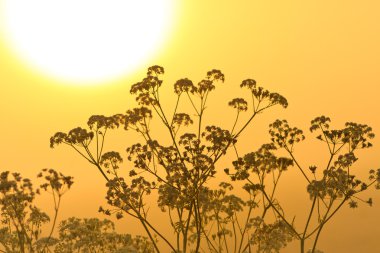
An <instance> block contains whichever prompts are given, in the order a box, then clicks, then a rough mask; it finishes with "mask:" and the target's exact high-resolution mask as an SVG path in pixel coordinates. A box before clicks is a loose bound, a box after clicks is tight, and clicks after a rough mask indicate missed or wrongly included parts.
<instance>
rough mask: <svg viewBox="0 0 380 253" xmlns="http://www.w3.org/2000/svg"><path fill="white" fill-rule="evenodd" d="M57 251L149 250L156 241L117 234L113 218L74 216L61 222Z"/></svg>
mask: <svg viewBox="0 0 380 253" xmlns="http://www.w3.org/2000/svg"><path fill="white" fill-rule="evenodd" d="M54 252H55V253H72V252H78V253H79V252H82V253H90V252H102V253H124V252H125V253H126V252H128V253H145V252H147V253H148V252H153V245H152V244H151V243H149V241H147V238H145V237H139V236H137V237H135V238H132V236H131V235H129V234H117V233H116V232H115V226H114V223H113V222H112V221H110V220H107V219H105V220H99V219H97V218H91V219H83V220H82V219H78V218H75V217H71V218H69V219H67V220H64V221H62V222H61V223H60V226H59V240H58V243H57V245H56V248H55V250H54Z"/></svg>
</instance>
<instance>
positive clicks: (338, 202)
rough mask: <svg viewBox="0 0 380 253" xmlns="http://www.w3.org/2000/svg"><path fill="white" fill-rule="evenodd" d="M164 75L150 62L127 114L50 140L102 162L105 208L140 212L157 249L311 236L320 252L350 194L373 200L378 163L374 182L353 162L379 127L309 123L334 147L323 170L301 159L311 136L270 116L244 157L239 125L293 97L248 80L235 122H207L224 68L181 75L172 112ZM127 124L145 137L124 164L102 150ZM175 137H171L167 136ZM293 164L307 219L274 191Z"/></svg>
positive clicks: (271, 248) (243, 246)
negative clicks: (298, 150)
mask: <svg viewBox="0 0 380 253" xmlns="http://www.w3.org/2000/svg"><path fill="white" fill-rule="evenodd" d="M163 74H164V69H163V68H162V67H160V66H152V67H150V68H148V72H147V76H146V77H145V78H144V79H143V80H142V81H141V82H138V83H136V84H134V85H132V87H131V90H130V92H131V94H132V95H134V96H135V97H136V101H137V103H138V106H139V107H136V108H132V109H130V110H128V111H127V112H126V113H125V114H116V115H113V116H102V115H96V116H92V117H90V119H89V121H88V128H87V129H84V128H80V127H78V128H74V129H73V130H71V131H69V132H68V133H63V132H58V133H56V134H55V135H54V136H53V137H51V139H50V146H51V147H52V148H53V147H55V146H57V145H60V144H66V145H68V146H70V147H71V148H73V149H74V150H75V151H76V152H77V153H79V154H80V155H81V156H82V157H83V158H84V159H86V160H87V161H89V162H90V163H91V164H93V165H94V166H95V167H96V168H97V169H98V170H99V171H100V173H101V174H102V176H103V177H104V178H105V180H106V182H107V184H106V185H107V187H108V191H107V196H106V199H107V201H108V204H109V205H110V207H108V208H103V207H101V208H100V209H99V211H100V212H103V213H104V214H106V215H111V214H115V215H116V217H117V218H118V219H121V218H123V217H124V216H128V217H132V218H135V219H137V220H138V221H139V222H140V223H141V226H142V227H143V228H144V229H145V232H146V234H147V236H148V238H149V240H150V243H151V244H152V247H153V248H152V251H155V252H168V251H171V252H176V253H186V252H234V253H236V252H238V253H241V252H254V251H256V252H268V253H270V252H279V251H280V250H281V249H282V248H284V247H286V246H287V244H288V243H289V242H291V241H294V240H298V241H299V242H300V251H301V252H302V253H304V252H306V249H305V247H306V246H305V244H306V242H309V241H310V242H311V249H310V251H309V252H311V253H317V252H321V251H319V250H317V249H316V246H317V242H318V239H319V238H320V234H321V231H322V229H323V227H324V226H325V224H326V223H327V222H329V221H330V220H331V219H332V218H333V216H334V215H335V214H336V213H337V212H338V211H339V210H340V208H341V207H342V206H343V205H344V204H345V203H348V204H349V206H350V207H353V208H354V207H357V205H358V201H363V202H366V203H367V204H369V205H371V204H372V200H371V199H369V200H368V201H364V200H361V199H360V198H359V196H358V195H359V194H360V193H361V192H363V191H366V190H367V189H369V187H371V186H376V188H380V170H377V171H375V170H371V171H370V177H369V180H367V181H365V180H359V179H358V178H356V177H355V176H354V175H353V171H352V166H353V164H354V163H355V161H356V160H357V158H356V157H355V151H356V150H357V149H363V148H369V147H371V145H372V144H371V143H370V142H369V140H370V139H372V138H373V137H374V134H373V133H372V129H371V128H370V127H369V126H366V125H361V124H356V123H347V124H346V126H345V128H343V129H341V130H329V123H330V119H329V118H328V117H324V116H322V117H318V118H316V119H314V120H313V121H312V126H311V128H310V130H311V131H312V132H319V133H320V135H318V136H317V139H319V140H321V141H323V142H325V144H326V146H327V147H328V151H329V152H330V158H329V161H328V162H327V166H326V168H324V169H323V171H321V169H319V168H317V167H316V166H310V167H309V168H307V169H305V168H303V167H302V166H300V164H299V162H298V160H297V159H296V155H295V153H294V149H295V146H296V145H297V143H299V142H301V141H303V140H304V139H305V136H304V134H303V131H302V130H300V129H298V128H295V127H290V126H289V124H288V122H287V121H286V120H276V121H275V122H274V123H272V124H271V125H270V127H269V128H270V131H269V133H270V136H271V143H269V144H264V145H262V146H261V147H260V148H259V149H258V150H257V151H255V152H251V153H248V154H246V155H244V156H240V155H239V152H238V147H237V142H238V140H239V138H240V137H241V134H242V133H243V132H245V131H247V129H248V126H249V125H250V124H251V123H252V122H253V120H254V119H255V118H256V117H257V116H258V115H259V114H261V113H263V112H264V111H266V110H267V109H269V108H271V107H273V106H277V105H279V106H282V107H283V108H286V107H287V106H288V102H287V100H286V99H285V98H284V97H283V96H282V95H280V94H278V93H274V92H270V91H268V90H266V89H264V88H263V87H260V86H258V85H257V84H256V81H255V80H253V79H247V80H244V81H243V82H242V83H241V85H240V87H241V88H243V89H246V90H248V94H249V96H250V97H251V101H250V102H248V101H246V100H245V99H244V98H234V99H232V100H231V101H230V102H228V105H229V106H230V107H232V109H233V110H235V111H236V117H235V120H234V121H233V122H229V123H230V124H231V125H230V126H227V127H231V128H230V130H228V129H227V128H226V127H225V126H224V127H222V126H215V125H205V123H204V121H205V112H206V108H208V107H207V105H208V104H207V102H208V100H209V97H210V94H211V93H212V92H213V90H214V89H215V88H216V87H217V86H218V85H220V83H223V82H224V81H225V77H224V74H223V73H222V72H221V71H219V70H211V71H209V72H207V74H206V77H205V79H203V80H201V81H200V82H198V83H197V84H194V83H193V82H192V81H191V80H189V79H187V78H184V79H180V80H178V81H177V82H175V84H174V94H175V96H176V103H175V105H174V107H173V108H174V111H173V112H172V113H170V114H168V113H167V112H166V111H165V110H164V107H163V104H162V99H160V89H161V85H162V84H163V80H162V76H163ZM182 103H188V104H189V105H190V110H189V111H188V112H181V111H179V108H182V107H181V104H182ZM243 114H245V115H243ZM153 120H158V122H160V123H161V124H162V125H163V126H164V128H165V129H166V136H165V133H163V132H160V133H159V134H158V135H157V133H155V131H154V128H152V127H151V126H152V121H153ZM155 124H157V122H155ZM121 126H122V127H124V129H125V130H128V131H134V132H135V133H136V134H137V135H139V136H140V137H141V141H140V142H138V143H135V144H128V147H127V149H126V158H127V160H128V162H129V163H131V164H132V166H131V167H129V168H128V169H125V168H124V167H123V168H122V163H123V158H122V154H120V153H119V152H116V151H108V152H105V151H104V150H103V147H104V142H105V139H106V135H107V133H108V132H109V130H111V129H114V128H118V127H121ZM156 135H157V136H156ZM168 139H169V140H170V141H169V144H164V143H166V142H167V140H168ZM281 149H283V150H285V151H286V153H287V154H288V155H287V156H286V157H278V155H277V154H278V152H279V150H281ZM228 151H231V152H233V153H235V154H236V160H235V161H233V162H232V165H233V169H225V170H224V172H225V173H226V174H227V175H229V178H230V179H231V182H229V183H228V182H222V183H220V184H219V186H218V187H217V188H212V187H211V186H210V185H211V184H210V182H212V180H214V181H215V177H216V176H217V174H218V173H220V170H219V169H218V167H217V166H218V162H219V161H220V160H221V158H222V157H224V156H225V155H226V154H227V152H228ZM292 167H296V168H297V169H298V171H299V172H300V173H301V174H302V175H303V177H304V178H305V183H306V185H305V188H306V189H307V192H308V194H309V196H310V201H311V207H310V211H308V219H307V221H306V222H305V224H303V225H300V222H298V221H297V223H296V220H295V219H289V215H288V214H285V211H284V209H283V208H282V204H281V203H280V201H279V199H278V198H277V197H276V196H277V195H276V193H277V191H276V190H277V189H278V187H277V186H278V184H279V182H280V178H281V176H282V175H283V174H284V173H285V172H288V171H289V170H290V169H289V168H292ZM292 170H293V169H292ZM293 171H294V170H293ZM294 172H295V171H294ZM237 181H241V182H244V183H243V184H244V186H243V189H244V190H245V191H244V192H245V193H246V196H236V195H235V194H233V192H234V190H233V186H235V188H236V187H239V186H241V184H240V182H237ZM153 193H154V194H153ZM156 197H157V198H156ZM154 198H156V199H155V201H156V203H157V206H158V207H159V208H160V210H161V211H162V212H163V213H164V214H166V215H167V219H168V225H169V226H171V228H172V231H173V233H174V237H173V236H172V234H167V235H165V234H164V233H163V232H162V231H160V230H159V229H158V226H157V224H155V223H154V221H153V220H152V219H151V217H150V216H149V215H148V213H149V208H150V205H154V204H152V203H153V199H154ZM290 217H292V216H290ZM161 222H162V221H161ZM158 242H160V243H158ZM168 248H169V250H167V249H168Z"/></svg>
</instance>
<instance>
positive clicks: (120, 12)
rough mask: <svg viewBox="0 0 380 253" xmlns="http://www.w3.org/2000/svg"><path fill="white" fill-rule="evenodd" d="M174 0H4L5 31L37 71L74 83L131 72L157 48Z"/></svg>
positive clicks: (8, 41) (168, 25)
mask: <svg viewBox="0 0 380 253" xmlns="http://www.w3.org/2000/svg"><path fill="white" fill-rule="evenodd" d="M174 1H175V0H133V1H132V0H55V1H52V0H33V1H28V0H3V2H2V6H1V10H0V12H2V13H1V16H2V20H1V23H2V24H3V25H2V26H1V27H0V28H1V30H2V36H3V37H4V39H5V42H6V44H8V45H9V47H10V49H11V51H13V52H14V53H15V54H16V55H17V57H18V58H19V59H21V60H22V61H24V62H25V63H26V64H27V65H29V66H31V67H32V68H34V69H35V70H37V71H38V72H41V73H44V74H45V75H47V76H50V77H53V78H56V79H60V80H64V81H67V82H69V83H70V82H72V83H75V84H83V85H86V84H93V83H99V82H104V81H107V80H112V79H115V78H118V77H120V76H124V75H127V74H128V73H130V72H132V71H134V70H135V69H137V68H139V67H141V65H144V63H145V64H148V63H146V62H145V61H147V60H148V58H149V57H152V56H153V55H154V54H155V53H157V52H158V51H159V50H160V48H161V47H162V45H163V44H164V43H163V42H164V41H165V39H166V38H167V37H168V33H169V31H170V28H171V26H172V23H173V20H172V18H173V16H174V4H175V3H174Z"/></svg>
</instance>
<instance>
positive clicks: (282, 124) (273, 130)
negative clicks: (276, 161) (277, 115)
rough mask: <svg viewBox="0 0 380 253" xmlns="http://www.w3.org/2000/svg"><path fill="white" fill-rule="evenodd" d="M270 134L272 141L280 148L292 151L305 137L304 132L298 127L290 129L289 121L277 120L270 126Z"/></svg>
mask: <svg viewBox="0 0 380 253" xmlns="http://www.w3.org/2000/svg"><path fill="white" fill-rule="evenodd" d="M269 134H270V135H271V141H272V142H273V143H275V144H276V145H278V146H279V147H287V148H289V145H290V149H291V148H292V147H293V145H294V144H295V143H297V142H300V141H303V140H304V139H305V136H304V135H303V131H302V130H301V129H298V128H296V127H290V126H289V124H288V121H287V120H276V121H275V122H273V123H272V124H270V125H269Z"/></svg>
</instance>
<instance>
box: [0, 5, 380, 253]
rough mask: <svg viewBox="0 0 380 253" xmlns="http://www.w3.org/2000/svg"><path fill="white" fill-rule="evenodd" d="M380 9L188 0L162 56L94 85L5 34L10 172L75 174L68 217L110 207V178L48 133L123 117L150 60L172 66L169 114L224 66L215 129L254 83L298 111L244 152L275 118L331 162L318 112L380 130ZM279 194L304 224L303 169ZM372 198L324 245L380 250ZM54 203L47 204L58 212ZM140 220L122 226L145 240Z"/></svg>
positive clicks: (334, 227) (1, 160)
mask: <svg viewBox="0 0 380 253" xmlns="http://www.w3.org/2000/svg"><path fill="white" fill-rule="evenodd" d="M379 11H380V2H378V1H372V0H364V1H353V0H346V1H341V0H337V1H325V0H322V1H296V0H291V1H257V0H249V1H243V0H238V1H227V0H222V1H221V0H219V1H216V0H208V1H202V0H192V1H180V2H179V3H177V6H176V7H175V9H174V14H173V16H172V20H171V23H170V27H169V28H168V32H166V33H165V38H164V39H163V42H162V45H161V46H160V47H159V49H158V50H157V51H156V52H154V53H152V54H151V56H150V57H148V58H147V59H145V60H144V61H143V62H141V63H140V64H139V66H138V68H136V69H134V70H133V71H132V72H130V73H128V74H127V75H123V76H121V77H119V78H116V79H114V80H111V81H109V82H107V81H106V82H101V83H96V85H94V86H91V85H87V86H81V85H73V84H75V82H74V83H72V82H68V81H64V80H58V79H54V78H51V77H50V76H48V75H46V74H44V73H43V72H40V71H37V70H35V69H33V68H31V67H30V65H28V64H27V63H26V62H25V61H24V60H23V59H22V57H20V56H19V55H16V54H14V52H12V50H10V47H9V45H7V44H6V43H7V40H6V38H4V36H3V37H0V87H1V91H0V115H1V116H0V117H1V121H0V133H1V139H0V170H1V171H3V170H11V171H18V172H21V173H22V174H23V175H25V176H27V177H30V178H35V175H36V174H37V173H38V171H39V170H40V169H42V168H55V169H57V170H60V171H62V172H63V173H64V174H67V175H71V176H73V177H74V179H75V184H74V186H73V189H72V190H71V191H70V192H68V193H67V194H66V195H65V196H64V199H63V204H62V205H63V206H62V210H61V211H62V212H61V213H60V217H61V219H64V218H67V217H70V216H78V217H94V216H95V217H103V216H102V215H101V214H98V213H97V210H98V207H99V205H104V202H105V201H104V196H105V186H104V180H103V178H102V177H101V175H100V174H99V173H97V171H96V169H95V168H93V167H92V166H91V165H90V164H88V163H86V161H84V160H83V159H81V158H80V157H79V156H78V155H77V154H75V153H74V152H73V151H72V150H70V149H69V148H68V147H64V146H62V147H58V148H56V149H50V147H49V138H50V137H51V136H52V135H53V134H54V133H55V132H57V131H65V132H66V131H68V130H70V129H72V128H74V127H77V126H85V125H86V122H87V119H88V118H89V117H90V116H91V115H94V114H103V115H113V114H116V113H123V112H125V111H126V110H127V109H129V108H131V107H132V106H134V105H135V102H134V98H133V97H132V96H131V95H130V94H129V89H130V87H131V85H132V84H134V83H136V82H138V81H140V80H141V79H142V78H143V77H144V76H145V73H146V69H147V67H149V66H151V65H160V66H163V67H164V68H165V76H164V87H163V90H164V91H166V93H164V94H163V95H162V96H163V98H164V100H165V102H167V105H166V106H167V108H170V106H171V105H172V104H173V103H174V101H173V96H172V95H171V92H172V85H173V84H174V82H175V81H176V80H178V79H180V78H184V77H187V78H189V79H191V80H193V81H194V82H197V81H199V80H201V79H202V78H203V77H204V76H205V74H206V72H207V71H209V70H211V69H220V70H222V72H223V73H224V74H225V76H226V81H225V83H224V84H220V87H217V91H216V92H215V94H214V97H213V98H211V100H210V101H211V104H210V109H209V111H208V113H209V114H208V115H209V116H208V117H209V119H210V120H212V121H213V122H215V124H223V123H225V122H226V121H228V120H229V119H231V120H232V119H233V113H230V114H229V113H228V111H226V110H225V108H227V106H226V104H227V102H228V101H229V100H230V99H232V98H233V97H239V96H241V94H243V91H241V90H240V88H239V85H240V83H241V81H242V80H244V79H247V78H253V79H255V80H256V81H257V82H258V84H259V85H262V86H264V87H265V88H267V89H269V90H271V91H276V92H279V93H280V94H282V95H284V96H285V97H286V98H287V99H288V102H289V107H288V108H287V109H280V108H275V109H273V110H270V111H268V112H266V113H265V114H264V115H260V117H259V118H258V119H257V121H256V122H255V123H254V124H253V126H252V127H251V128H250V129H249V133H247V134H246V135H245V136H244V138H243V139H242V141H241V142H239V145H240V147H241V149H242V152H249V151H252V150H255V149H256V148H257V147H259V146H260V144H262V143H265V142H268V141H269V134H268V131H267V130H268V129H267V126H268V125H269V124H270V123H271V122H273V121H274V120H275V119H277V118H279V119H287V120H288V121H289V122H290V123H291V124H292V125H294V126H298V127H299V128H301V129H304V130H305V132H306V133H307V135H306V137H307V138H306V141H305V142H304V143H303V144H301V145H300V147H299V148H297V149H296V154H297V156H298V157H299V160H300V162H301V164H303V165H305V166H308V165H312V164H316V165H322V164H325V163H326V156H327V155H328V153H327V150H326V148H325V147H324V146H323V145H322V144H320V143H319V142H317V140H315V138H314V137H313V135H311V134H310V133H309V132H308V131H307V129H308V128H309V125H310V120H312V119H313V118H315V117H316V116H320V115H326V116H329V117H330V118H331V119H332V126H335V127H336V128H341V127H343V126H344V123H345V122H347V121H353V122H357V123H363V124H368V125H370V126H371V127H372V128H373V129H374V132H375V134H377V135H379V134H380V117H379V116H378V115H379V111H380V105H379V96H380V88H379V85H380V75H379V66H380V47H379V45H380V15H378V13H379ZM0 20H1V19H0ZM126 46H128V45H126ZM128 134H130V133H125V132H123V131H119V130H117V131H115V133H112V135H111V137H110V141H109V142H108V143H107V144H106V147H107V148H108V149H110V150H112V149H117V150H119V151H120V152H121V153H122V152H123V151H124V150H125V148H126V147H127V146H128V140H129V139H128V138H132V137H130V136H129V135H128ZM373 144H374V147H373V148H372V149H368V150H364V151H360V152H358V157H359V161H358V162H357V165H356V168H355V169H356V170H357V174H358V175H361V176H362V177H366V176H367V171H368V170H369V169H377V168H380V160H379V154H380V138H379V137H377V138H375V139H374V141H373ZM226 166H231V165H229V161H227V160H226V161H223V164H221V168H224V167H226ZM280 187H281V188H280V189H281V190H282V191H281V199H282V201H284V203H286V205H285V206H287V211H288V213H289V214H291V213H296V214H299V215H300V217H302V214H301V213H302V210H304V208H305V207H306V206H308V204H309V200H308V197H307V196H306V194H305V188H306V185H305V184H303V182H302V181H301V178H300V177H299V175H297V172H296V171H295V170H293V171H289V175H288V176H287V177H286V178H285V180H284V181H283V182H282V183H281V185H280ZM367 196H372V197H373V200H374V206H373V207H372V208H370V207H367V206H365V205H361V207H360V208H358V209H355V210H353V209H349V208H348V207H345V208H344V209H343V210H342V211H341V212H340V213H339V214H338V215H337V216H336V217H335V221H333V222H332V223H330V224H328V225H327V227H326V230H325V232H324V234H323V235H322V238H321V241H320V248H321V249H323V250H325V252H334V253H340V252H342V253H343V252H368V253H375V252H379V251H380V246H379V244H378V237H379V235H380V218H379V212H380V192H378V191H375V190H370V193H368V194H367V193H366V195H365V197H367ZM49 201H50V200H49V199H44V198H42V199H41V200H40V202H41V205H42V206H46V210H47V211H48V212H49V211H52V209H51V205H50V204H49V203H50V202H49ZM153 215H155V214H153ZM134 224H135V223H133V221H131V220H124V221H123V222H121V223H118V224H117V228H118V229H119V230H120V231H128V232H132V233H139V230H136V229H135V227H136V226H135V225H134ZM141 233H142V232H141ZM292 247H293V248H292ZM294 247H297V245H292V246H291V247H290V248H289V249H288V250H287V251H286V250H285V251H284V252H292V249H294Z"/></svg>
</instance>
